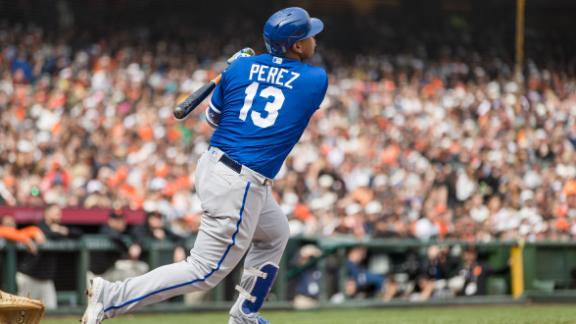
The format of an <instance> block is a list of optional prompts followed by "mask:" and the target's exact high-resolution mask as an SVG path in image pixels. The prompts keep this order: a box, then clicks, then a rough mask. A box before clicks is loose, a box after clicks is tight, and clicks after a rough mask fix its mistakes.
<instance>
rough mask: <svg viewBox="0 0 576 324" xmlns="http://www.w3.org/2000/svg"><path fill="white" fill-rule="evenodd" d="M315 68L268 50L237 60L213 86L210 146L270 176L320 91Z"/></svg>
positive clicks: (324, 80) (323, 84) (322, 84)
mask: <svg viewBox="0 0 576 324" xmlns="http://www.w3.org/2000/svg"><path fill="white" fill-rule="evenodd" d="M327 87H328V76H327V75H326V72H325V71H324V70H323V69H322V68H319V67H315V66H311V65H308V64H304V63H302V62H300V61H298V60H293V59H287V58H284V57H282V58H281V57H275V56H272V55H270V54H262V55H258V56H252V57H245V58H239V59H237V60H236V61H235V62H234V63H232V65H230V66H229V67H228V69H227V70H226V71H224V72H223V73H222V80H221V82H220V83H219V84H218V86H216V89H214V93H213V94H212V99H211V102H210V107H209V109H208V111H207V116H208V122H210V123H211V124H213V126H217V128H216V130H215V131H214V134H213V135H212V139H211V140H210V145H212V146H215V147H218V148H219V149H221V150H222V151H223V152H224V153H226V154H227V155H228V156H230V157H231V158H232V159H234V160H235V161H237V162H238V163H241V164H243V165H245V166H247V167H249V168H250V169H252V170H254V171H256V172H258V173H260V174H262V175H264V176H266V177H268V178H274V177H275V176H276V174H277V173H278V171H279V170H280V167H281V166H282V163H283V162H284V160H285V159H286V156H288V154H289V153H290V151H291V150H292V148H293V147H294V145H296V143H297V142H298V140H299V139H300V136H302V133H303V132H304V129H305V128H306V126H307V125H308V122H309V121H310V117H312V114H313V113H314V112H315V111H316V109H318V107H319V106H320V103H321V102H322V100H323V99H324V95H325V94H326V88H327Z"/></svg>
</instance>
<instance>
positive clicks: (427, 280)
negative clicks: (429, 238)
mask: <svg viewBox="0 0 576 324" xmlns="http://www.w3.org/2000/svg"><path fill="white" fill-rule="evenodd" d="M450 268H451V265H450V264H449V260H448V248H447V247H439V246H436V245H432V246H430V247H428V250H427V253H426V258H425V259H424V260H423V261H422V262H421V264H420V275H419V276H418V279H417V287H418V288H419V291H420V294H419V296H418V300H420V301H426V300H428V299H430V297H432V295H433V294H434V292H435V290H436V289H443V288H444V286H445V285H446V282H447V280H448V278H449V276H450V272H449V271H450Z"/></svg>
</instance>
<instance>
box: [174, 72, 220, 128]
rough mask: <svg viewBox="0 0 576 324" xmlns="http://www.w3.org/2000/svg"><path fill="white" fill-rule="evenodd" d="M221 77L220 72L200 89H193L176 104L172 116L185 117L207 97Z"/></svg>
mask: <svg viewBox="0 0 576 324" xmlns="http://www.w3.org/2000/svg"><path fill="white" fill-rule="evenodd" d="M221 79H222V74H221V73H220V74H218V75H217V76H216V77H215V78H214V79H212V80H210V82H208V83H207V84H205V85H203V86H202V87H201V88H200V89H198V90H196V91H194V93H193V94H191V95H190V96H189V97H188V98H186V100H184V101H183V102H182V103H180V104H179V105H178V106H176V108H175V109H174V117H176V119H184V118H186V117H187V116H188V115H189V114H190V113H191V112H192V111H193V110H194V109H195V108H196V107H198V105H199V104H200V103H201V102H202V101H204V99H206V97H208V95H209V94H210V93H211V92H212V90H214V88H216V85H217V84H218V83H220V80H221Z"/></svg>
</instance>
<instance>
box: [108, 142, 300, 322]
mask: <svg viewBox="0 0 576 324" xmlns="http://www.w3.org/2000/svg"><path fill="white" fill-rule="evenodd" d="M222 154H223V153H222V151H220V150H219V149H217V148H211V149H210V150H209V151H207V152H206V153H204V154H203V155H202V157H201V158H200V160H199V162H198V166H197V169H196V173H195V179H196V181H195V186H196V191H197V193H198V195H199V197H200V200H201V202H202V208H203V210H204V215H203V216H202V220H201V226H200V230H199V232H198V236H197V238H196V241H195V243H194V248H193V249H192V250H191V251H190V256H189V257H188V258H187V259H186V260H185V261H182V262H178V263H173V264H170V265H166V266H162V267H159V268H157V269H154V270H152V271H150V272H148V273H146V274H144V275H142V276H138V277H133V278H129V279H127V280H124V281H117V282H105V283H104V287H103V292H102V295H101V301H102V304H103V307H104V312H105V318H111V317H115V316H118V315H120V314H124V313H128V312H132V311H134V310H136V309H139V308H141V307H143V306H146V305H149V304H153V303H157V302H160V301H163V300H165V299H168V298H171V297H173V296H177V295H181V294H186V293H190V292H195V291H204V290H208V289H211V288H213V287H215V286H216V285H217V284H218V283H219V282H220V281H221V280H222V279H223V278H224V277H226V276H227V275H228V274H229V273H230V272H231V271H232V270H233V269H234V267H235V266H236V265H237V264H238V262H239V261H240V260H241V259H242V257H243V256H244V255H245V254H246V251H248V254H247V255H246V259H245V262H244V271H243V274H242V279H241V283H240V285H239V287H237V289H239V291H240V292H241V294H240V296H239V297H238V300H237V301H236V303H235V304H234V306H233V307H232V309H231V311H230V323H257V319H256V317H257V309H256V312H254V313H251V312H250V311H248V312H245V311H242V306H241V305H242V304H243V303H245V302H246V300H252V301H253V302H256V301H258V302H260V304H259V305H261V302H262V300H263V298H265V296H264V297H262V296H259V297H258V296H256V297H258V298H256V297H255V296H251V295H250V291H251V290H254V291H256V290H257V289H255V288H254V287H255V285H256V282H257V281H258V280H259V278H258V277H259V276H261V277H262V278H265V277H266V274H263V273H262V272H261V271H259V270H258V269H262V268H263V267H265V266H266V265H268V266H270V265H273V266H275V267H276V269H277V267H278V264H279V263H280V259H281V257H282V253H283V251H284V248H285V247H286V243H287V242H288V237H289V230H288V221H287V219H286V216H285V215H284V213H283V212H282V210H281V209H280V207H279V206H278V204H277V203H276V201H275V200H274V198H273V196H272V191H271V187H270V185H269V183H270V180H267V179H266V178H265V177H263V176H262V175H260V174H258V173H256V172H254V171H252V170H250V169H248V168H246V167H242V171H241V172H240V174H238V173H237V172H235V171H234V170H232V169H231V168H229V167H228V166H227V165H225V164H223V163H222V162H220V161H219V160H220V157H221V156H222ZM266 180H267V181H266ZM266 269H267V268H266ZM273 275H275V272H274V274H273ZM272 277H273V276H272ZM268 279H270V278H268ZM272 281H273V278H272ZM270 285H271V283H270ZM258 286H262V281H260V282H259V283H258ZM260 290H262V289H260ZM267 292H268V290H266V294H267ZM260 295H262V294H261V293H260ZM252 306H254V305H253V304H252ZM257 308H258V309H259V306H258V307H257ZM246 309H252V310H254V307H248V308H245V310H246Z"/></svg>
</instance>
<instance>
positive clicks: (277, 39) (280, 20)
mask: <svg viewBox="0 0 576 324" xmlns="http://www.w3.org/2000/svg"><path fill="white" fill-rule="evenodd" d="M323 29H324V24H323V23H322V21H321V20H320V19H318V18H310V15H308V12H307V11H306V10H304V9H302V8H299V7H290V8H286V9H282V10H280V11H278V12H276V13H274V14H273V15H272V16H270V18H268V20H267V21H266V23H265V24H264V33H263V36H264V43H265V44H266V49H267V50H268V53H270V54H273V55H278V56H282V55H284V54H285V53H286V51H288V49H289V48H290V47H292V45H294V43H296V42H297V41H299V40H302V39H306V38H310V37H313V36H315V35H317V34H318V33H320V32H321V31H322V30H323Z"/></svg>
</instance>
